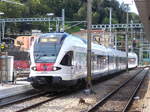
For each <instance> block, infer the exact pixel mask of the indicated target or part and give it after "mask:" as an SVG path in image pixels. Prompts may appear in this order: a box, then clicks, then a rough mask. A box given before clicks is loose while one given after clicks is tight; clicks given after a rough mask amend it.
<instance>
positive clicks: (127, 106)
mask: <svg viewBox="0 0 150 112" xmlns="http://www.w3.org/2000/svg"><path fill="white" fill-rule="evenodd" d="M148 72H149V71H146V73H145V74H144V76H143V77H142V79H141V80H140V82H139V84H138V85H137V87H136V88H135V90H134V92H133V94H132V95H131V97H130V99H129V100H128V102H127V104H126V106H125V107H124V109H123V110H122V112H126V111H127V110H128V108H129V106H130V104H131V102H132V101H133V98H134V96H135V94H136V93H137V92H138V90H139V89H140V86H141V85H142V82H143V81H144V79H145V77H146V75H147V74H148Z"/></svg>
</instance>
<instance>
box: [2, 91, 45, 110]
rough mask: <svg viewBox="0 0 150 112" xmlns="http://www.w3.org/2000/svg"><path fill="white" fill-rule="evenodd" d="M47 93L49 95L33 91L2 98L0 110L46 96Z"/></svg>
mask: <svg viewBox="0 0 150 112" xmlns="http://www.w3.org/2000/svg"><path fill="white" fill-rule="evenodd" d="M46 93H47V92H46V91H37V90H34V89H33V90H29V91H27V92H24V93H20V94H17V95H13V96H9V97H5V98H1V99H0V108H2V107H4V106H8V105H11V104H15V103H19V102H22V101H25V100H29V99H32V98H36V97H39V96H42V95H45V94H46Z"/></svg>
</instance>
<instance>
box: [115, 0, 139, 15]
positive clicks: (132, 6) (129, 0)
mask: <svg viewBox="0 0 150 112" xmlns="http://www.w3.org/2000/svg"><path fill="white" fill-rule="evenodd" d="M117 1H119V2H120V3H122V2H129V3H132V4H131V5H130V9H131V12H135V13H136V14H138V11H137V8H136V5H135V3H134V0H117Z"/></svg>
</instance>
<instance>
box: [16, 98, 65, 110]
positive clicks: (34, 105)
mask: <svg viewBox="0 0 150 112" xmlns="http://www.w3.org/2000/svg"><path fill="white" fill-rule="evenodd" d="M60 97H62V95H59V96H57V95H56V96H54V97H51V98H49V99H47V100H44V101H41V102H38V103H35V104H33V105H31V106H28V107H25V108H23V109H20V110H17V111H16V112H23V111H25V112H26V111H27V110H29V109H32V108H35V107H38V106H40V105H42V104H44V103H46V102H49V101H52V100H55V99H57V98H60Z"/></svg>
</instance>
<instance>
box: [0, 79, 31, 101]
mask: <svg viewBox="0 0 150 112" xmlns="http://www.w3.org/2000/svg"><path fill="white" fill-rule="evenodd" d="M31 89H33V88H32V86H31V85H30V83H29V82H27V81H17V82H16V84H12V83H7V84H5V83H3V84H0V99H1V98H4V97H8V96H12V95H16V94H19V93H23V92H25V91H28V90H31Z"/></svg>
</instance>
